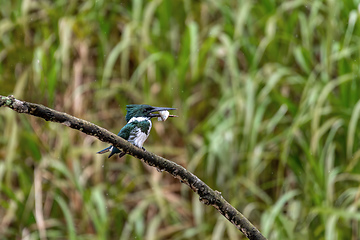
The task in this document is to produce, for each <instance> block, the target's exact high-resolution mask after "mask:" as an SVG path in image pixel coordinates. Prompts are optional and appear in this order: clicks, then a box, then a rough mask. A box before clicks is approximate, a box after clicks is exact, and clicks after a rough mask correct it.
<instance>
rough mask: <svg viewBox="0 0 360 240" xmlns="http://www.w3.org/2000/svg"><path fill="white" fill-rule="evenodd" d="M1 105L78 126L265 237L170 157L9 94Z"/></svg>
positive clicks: (257, 238)
mask: <svg viewBox="0 0 360 240" xmlns="http://www.w3.org/2000/svg"><path fill="white" fill-rule="evenodd" d="M0 107H8V108H11V109H12V110H14V111H16V112H18V113H26V114H30V115H33V116H36V117H40V118H43V119H45V120H46V121H51V122H58V123H61V124H63V125H65V126H67V127H71V128H73V129H76V130H79V131H81V132H83V133H85V134H87V135H91V136H94V137H96V138H98V139H99V140H100V141H102V142H106V143H110V144H112V145H113V146H115V147H117V148H118V149H119V150H121V151H124V152H125V153H127V154H129V155H132V156H133V157H136V158H138V159H140V160H141V161H143V162H144V163H146V164H147V165H149V166H152V167H155V168H157V169H158V170H159V171H166V172H168V173H170V174H171V175H172V176H173V177H175V178H177V179H179V180H180V181H181V182H182V183H184V184H186V185H188V186H189V187H190V188H191V189H192V190H193V191H194V192H195V193H197V194H198V195H199V196H200V198H199V199H200V201H201V202H202V203H203V204H205V205H211V206H213V207H214V208H216V209H217V210H218V211H219V212H220V213H221V214H222V215H223V216H224V217H225V218H226V219H228V220H229V221H230V222H231V223H232V224H234V225H235V227H236V228H237V229H239V230H240V231H241V232H242V233H243V234H245V236H246V237H247V238H248V239H250V240H264V239H266V238H265V237H264V236H263V235H262V234H261V233H260V231H259V230H258V229H257V228H256V227H255V226H254V225H252V224H251V223H250V221H249V220H248V219H247V218H245V217H244V216H243V215H242V214H241V213H240V212H239V211H238V210H236V209H235V208H234V207H233V206H231V205H230V204H229V203H228V202H227V201H226V200H225V199H224V198H223V197H222V195H221V193H220V192H219V191H216V190H213V189H211V188H210V187H209V186H208V185H206V184H205V183H204V182H203V181H201V180H200V179H199V178H198V177H197V176H195V175H194V174H193V173H191V172H189V171H187V170H186V169H185V168H184V167H182V166H180V165H178V164H176V163H174V162H172V161H170V160H167V159H165V158H162V157H160V156H157V155H155V154H153V153H151V152H147V151H143V150H142V149H140V148H138V147H136V146H134V145H132V144H131V143H129V142H128V141H126V140H124V139H123V138H121V137H119V136H117V135H115V134H113V133H111V132H109V131H108V130H106V129H104V128H101V127H99V126H97V125H95V124H93V123H90V122H88V121H85V120H82V119H79V118H76V117H74V116H71V115H69V114H66V113H63V112H59V111H56V110H53V109H51V108H48V107H45V106H43V105H40V104H35V103H30V102H25V101H20V100H17V99H15V98H14V96H12V95H11V96H8V97H5V96H1V95H0Z"/></svg>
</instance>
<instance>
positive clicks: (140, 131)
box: [97, 104, 177, 158]
mask: <svg viewBox="0 0 360 240" xmlns="http://www.w3.org/2000/svg"><path fill="white" fill-rule="evenodd" d="M167 110H176V108H168V107H152V106H150V105H146V104H141V105H138V104H132V105H127V106H126V111H127V112H126V117H125V119H126V122H127V123H126V125H125V126H124V127H123V128H122V129H121V130H120V132H119V133H118V134H117V135H118V136H119V137H122V138H123V139H125V140H127V141H129V142H130V143H132V144H134V145H135V146H137V147H139V148H142V149H143V150H145V148H144V147H143V144H144V142H145V140H146V139H147V138H148V137H149V134H150V130H151V127H152V123H151V118H153V117H158V118H159V120H160V119H163V120H162V121H165V120H166V118H167V117H177V116H175V115H169V112H167ZM154 112H159V113H158V114H156V113H155V114H154ZM164 116H165V117H164ZM109 151H111V153H110V155H109V156H108V158H110V157H111V156H113V155H114V154H117V153H118V154H119V158H121V157H122V156H124V155H125V154H126V153H124V152H122V151H120V150H119V149H117V148H116V147H114V146H109V147H107V148H104V149H103V150H101V151H99V152H97V153H98V154H103V153H106V152H109Z"/></svg>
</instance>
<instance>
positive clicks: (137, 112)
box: [126, 104, 176, 122]
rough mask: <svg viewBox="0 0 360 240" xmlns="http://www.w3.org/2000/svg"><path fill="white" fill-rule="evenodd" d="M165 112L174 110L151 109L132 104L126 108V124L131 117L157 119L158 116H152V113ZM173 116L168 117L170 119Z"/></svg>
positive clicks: (165, 108) (150, 107) (143, 105)
mask: <svg viewBox="0 0 360 240" xmlns="http://www.w3.org/2000/svg"><path fill="white" fill-rule="evenodd" d="M167 110H176V108H168V107H152V106H150V105H146V104H142V105H138V104H133V105H127V106H126V111H127V113H126V122H129V121H130V119H131V118H133V117H147V118H153V117H159V116H160V115H159V114H153V112H159V111H167ZM172 116H174V115H170V116H169V117H172Z"/></svg>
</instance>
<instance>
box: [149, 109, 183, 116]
mask: <svg viewBox="0 0 360 240" xmlns="http://www.w3.org/2000/svg"><path fill="white" fill-rule="evenodd" d="M168 110H176V108H168V107H153V109H151V111H150V112H151V113H152V112H160V111H168ZM151 113H150V114H149V115H150V116H151V117H160V115H159V114H151ZM169 117H177V116H176V115H169Z"/></svg>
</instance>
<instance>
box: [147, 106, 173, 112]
mask: <svg viewBox="0 0 360 240" xmlns="http://www.w3.org/2000/svg"><path fill="white" fill-rule="evenodd" d="M168 110H176V108H168V107H153V109H151V111H150V112H160V111H168Z"/></svg>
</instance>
